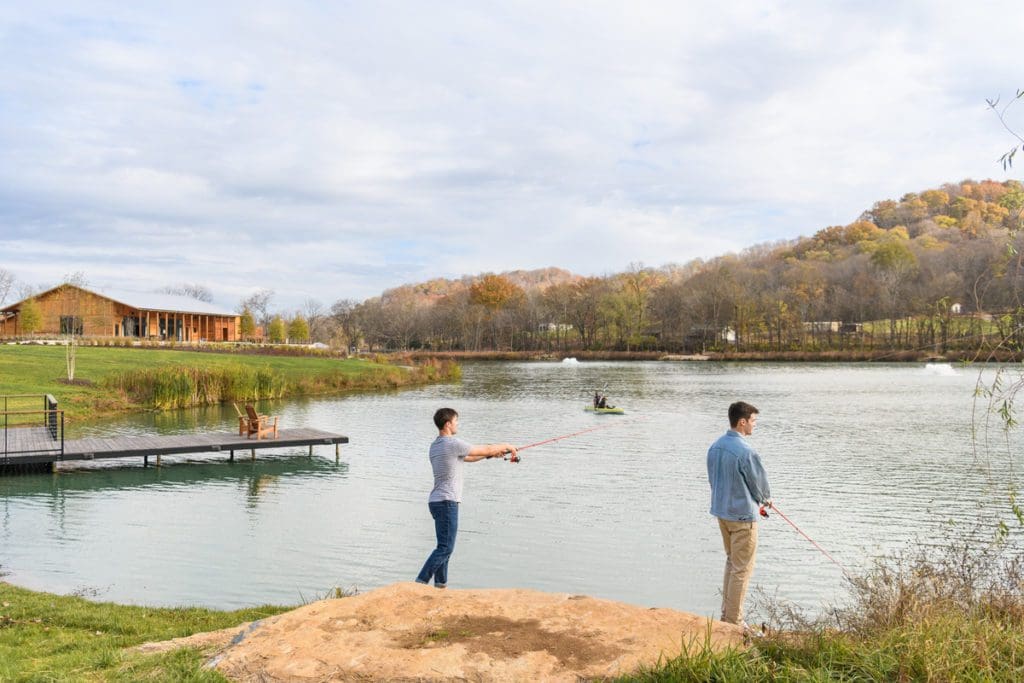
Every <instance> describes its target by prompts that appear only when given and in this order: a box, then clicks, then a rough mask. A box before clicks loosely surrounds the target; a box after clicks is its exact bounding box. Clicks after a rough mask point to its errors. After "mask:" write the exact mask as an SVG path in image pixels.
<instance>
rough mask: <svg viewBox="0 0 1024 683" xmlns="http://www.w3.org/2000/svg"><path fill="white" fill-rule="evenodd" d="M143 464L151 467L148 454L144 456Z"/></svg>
mask: <svg viewBox="0 0 1024 683" xmlns="http://www.w3.org/2000/svg"><path fill="white" fill-rule="evenodd" d="M142 466H143V467H149V456H148V455H144V456H142Z"/></svg>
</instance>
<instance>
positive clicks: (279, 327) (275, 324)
mask: <svg viewBox="0 0 1024 683" xmlns="http://www.w3.org/2000/svg"><path fill="white" fill-rule="evenodd" d="M284 335H285V328H284V321H283V320H281V316H279V315H275V316H274V319H273V320H271V321H270V326H269V328H268V329H267V337H268V338H269V339H270V343H271V344H282V343H284V339H285V336H284Z"/></svg>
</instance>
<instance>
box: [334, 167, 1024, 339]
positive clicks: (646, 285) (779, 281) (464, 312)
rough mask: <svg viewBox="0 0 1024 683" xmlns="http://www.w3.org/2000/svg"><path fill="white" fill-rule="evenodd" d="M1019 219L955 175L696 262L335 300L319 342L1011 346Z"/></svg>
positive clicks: (1021, 197)
mask: <svg viewBox="0 0 1024 683" xmlns="http://www.w3.org/2000/svg"><path fill="white" fill-rule="evenodd" d="M1022 210H1024V186H1022V185H1021V183H1020V182H1018V181H1013V180H1011V181H1006V182H996V181H991V180H986V181H982V182H974V181H971V180H965V181H963V182H960V183H951V184H947V185H944V186H943V187H941V188H938V189H932V190H927V191H924V192H921V193H909V194H906V195H904V196H903V197H902V198H900V199H899V200H898V201H896V200H884V201H880V202H877V203H876V204H875V205H874V206H872V207H871V208H870V209H869V210H867V211H865V212H864V213H863V214H862V215H861V216H859V217H858V219H857V220H856V221H854V222H852V223H850V224H848V225H838V226H829V227H826V228H823V229H821V230H819V231H818V232H817V233H815V234H814V235H813V236H811V237H801V238H798V239H795V240H789V241H784V242H777V243H772V244H762V245H757V246H754V247H751V248H749V249H746V250H744V251H743V252H741V253H736V254H727V255H723V256H719V257H717V258H713V259H710V260H706V261H705V260H694V261H690V262H688V263H685V264H682V265H679V264H671V265H667V266H663V267H658V268H651V267H645V266H643V265H642V264H632V265H630V266H629V268H628V269H627V270H625V271H624V272H621V273H616V274H612V275H607V276H603V277H570V278H567V279H565V280H564V281H561V282H554V283H550V284H548V286H545V287H523V286H520V285H518V284H516V282H515V281H514V280H513V279H512V278H510V277H507V276H505V275H499V274H486V275H482V276H479V277H477V278H474V279H472V281H471V283H470V284H468V286H465V280H463V281H460V282H457V283H455V284H456V285H458V284H462V285H464V286H453V287H450V288H448V291H444V292H442V293H440V294H438V293H437V292H429V293H426V292H424V291H423V288H422V287H418V286H403V287H398V288H396V289H393V290H389V291H386V292H384V293H383V294H382V295H381V296H379V297H374V298H371V299H368V300H366V301H363V302H360V303H356V302H353V301H350V300H341V301H338V302H336V303H335V304H334V305H333V306H332V307H331V309H330V311H329V313H327V314H326V315H325V321H324V326H323V329H322V330H321V331H322V332H323V333H326V334H329V335H330V336H331V337H332V338H333V339H334V341H335V342H336V343H341V344H345V345H349V346H356V347H366V348H368V349H371V350H398V349H428V350H437V351H459V350H466V351H485V350H497V351H501V350H510V351H534V350H549V351H563V352H568V351H573V350H579V349H588V350H618V351H644V350H657V351H665V352H691V353H692V352H696V351H710V350H715V351H724V350H737V351H791V350H828V349H852V348H893V349H910V348H923V347H928V346H934V347H935V348H936V350H946V349H950V348H961V349H962V348H972V349H974V348H981V347H984V346H985V345H987V344H996V343H999V344H1002V345H1004V346H1006V345H1009V346H1011V347H1013V348H1014V349H1016V350H1020V349H1021V348H1022V345H1024V338H1022V334H1021V329H1022V323H1024V316H1022V286H1024V244H1022V233H1021V227H1022Z"/></svg>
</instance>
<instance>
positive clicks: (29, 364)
mask: <svg viewBox="0 0 1024 683" xmlns="http://www.w3.org/2000/svg"><path fill="white" fill-rule="evenodd" d="M76 366H77V367H76V372H75V380H76V384H67V383H65V382H63V381H62V380H63V379H64V378H65V377H66V372H65V364H64V348H63V347H56V346H34V345H17V346H15V345H3V346H0V395H10V394H53V395H54V396H55V397H56V398H57V401H58V403H59V407H60V408H62V409H64V410H66V411H67V412H66V418H67V419H70V420H81V419H89V418H91V417H95V416H98V415H103V414H109V413H116V412H120V411H130V410H146V409H163V408H172V407H186V406H190V405H200V404H203V403H216V402H220V401H229V400H255V399H258V398H279V397H282V396H309V395H316V394H328V393H337V392H340V391H349V390H361V389H392V388H397V387H401V386H406V385H412V384H423V383H427V382H437V381H447V380H452V379H457V378H458V376H459V373H458V367H457V366H456V365H454V364H452V363H438V362H430V363H424V364H423V365H419V366H416V367H412V368H407V367H399V366H395V365H388V364H386V363H380V362H373V361H367V360H362V359H344V360H342V359H337V358H322V357H309V356H270V355H268V356H261V355H247V354H226V353H225V354H221V353H200V352H195V351H178V350H159V349H131V348H119V347H109V348H108V347H91V346H83V347H80V348H79V349H78V356H77V364H76ZM22 407H23V406H22ZM41 408H42V406H41V405H39V406H38V407H33V409H41Z"/></svg>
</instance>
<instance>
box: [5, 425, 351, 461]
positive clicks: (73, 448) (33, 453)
mask: <svg viewBox="0 0 1024 683" xmlns="http://www.w3.org/2000/svg"><path fill="white" fill-rule="evenodd" d="M5 431H6V432H7V434H5V435H4V437H5V438H6V439H7V442H6V444H5V443H0V466H6V465H25V464H34V463H57V462H73V461H81V460H100V459H104V458H142V459H143V463H144V464H148V463H149V457H150V456H154V457H155V458H156V459H157V464H158V465H159V464H160V456H162V455H179V454H182V453H228V457H229V458H230V459H232V460H234V458H235V451H245V452H248V453H250V454H251V456H252V457H253V458H255V457H256V451H257V450H261V449H267V448H291V447H295V446H305V447H308V448H309V452H310V454H311V455H312V453H313V446H329V445H331V444H333V445H334V454H335V457H337V456H338V446H339V445H340V444H343V443H348V437H347V436H343V435H341V434H335V433H333V432H325V431H322V430H319V429H312V428H309V427H300V428H295V429H282V430H279V431H278V437H277V438H276V439H255V438H248V439H247V438H245V437H244V436H239V435H238V434H236V433H234V432H207V433H200V434H172V435H157V436H111V437H91V438H86V439H74V440H67V441H64V442H63V450H62V449H61V443H60V442H59V441H55V440H54V439H53V437H52V436H51V435H50V432H49V431H48V430H47V429H46V428H45V427H31V428H20V429H8V430H5Z"/></svg>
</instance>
